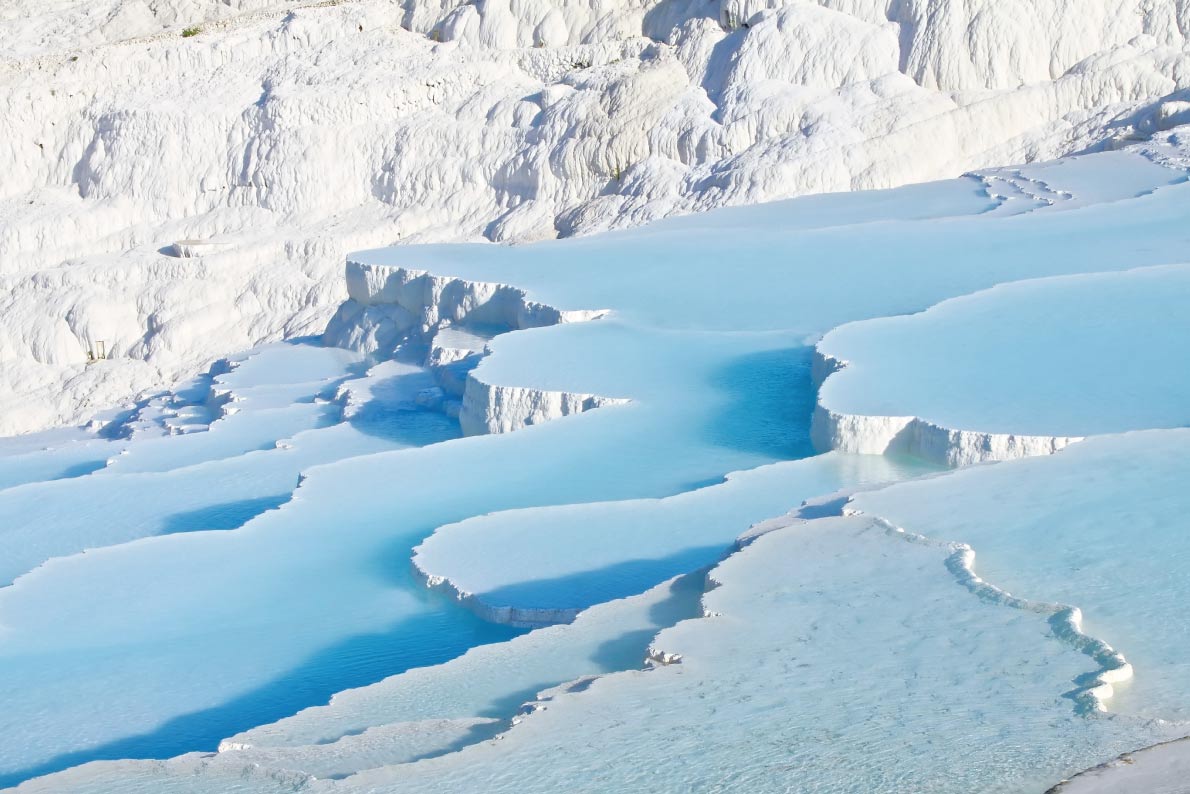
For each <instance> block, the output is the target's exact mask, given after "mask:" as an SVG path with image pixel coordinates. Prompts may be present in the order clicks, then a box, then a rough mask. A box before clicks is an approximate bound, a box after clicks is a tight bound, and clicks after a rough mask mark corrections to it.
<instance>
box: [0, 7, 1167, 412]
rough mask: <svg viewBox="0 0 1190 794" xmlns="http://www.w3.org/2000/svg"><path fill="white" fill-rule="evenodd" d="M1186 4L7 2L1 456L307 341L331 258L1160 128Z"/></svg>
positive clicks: (925, 175)
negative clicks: (252, 349)
mask: <svg viewBox="0 0 1190 794" xmlns="http://www.w3.org/2000/svg"><path fill="white" fill-rule="evenodd" d="M1188 9H1190V5H1187V3H1185V2H1184V0H1156V1H1155V2H1143V3H1142V2H1140V0H1127V1H1126V2H1109V0H1093V2H1089V3H1080V4H1078V5H1077V8H1076V7H1075V5H1074V4H1073V3H1072V2H1071V1H1070V0H1045V1H1044V2H1038V3H1028V4H1004V3H993V2H991V1H990V0H930V1H929V2H927V0H905V2H897V3H892V4H891V5H886V4H884V3H877V2H873V1H872V0H831V1H830V2H827V0H823V1H822V2H820V3H813V2H788V3H780V2H774V0H768V2H764V3H759V2H754V1H753V0H748V1H742V0H723V2H698V0H688V1H686V2H682V1H681V0H677V1H676V2H666V3H657V4H650V3H644V2H636V0H626V1H618V0H607V1H606V2H599V3H595V4H588V3H577V2H570V1H569V0H531V1H528V2H518V3H509V2H507V1H506V0H482V1H481V2H477V3H473V4H456V3H454V2H451V1H450V0H427V1H425V2H421V1H420V0H406V2H404V3H401V4H398V3H392V2H384V1H383V0H354V1H352V0H348V1H345V2H339V3H314V2H267V0H255V1H254V0H235V1H234V2H215V0H162V1H161V2H153V3H147V2H142V1H141V0H123V1H122V2H121V1H119V0H98V1H97V2H94V3H80V2H67V1H66V0H55V1H54V2H49V3H45V2H40V0H16V2H13V3H9V4H8V5H7V6H6V7H5V9H3V10H2V11H0V52H3V53H5V56H4V59H3V60H2V61H0V108H2V109H3V112H2V113H0V165H2V166H3V171H4V173H5V179H4V184H3V185H2V186H0V219H2V220H3V223H0V362H2V363H3V368H2V373H3V374H2V375H0V432H16V431H23V430H29V429H33V428H37V427H43V426H47V425H51V424H55V423H61V422H70V421H77V420H81V419H84V418H86V417H87V416H88V415H89V414H90V413H91V412H92V411H93V410H94V408H95V407H96V406H98V405H103V404H109V403H113V402H117V401H119V400H121V399H124V398H126V397H129V396H131V395H134V394H136V393H137V392H139V391H140V390H142V389H144V388H145V387H147V386H150V385H160V384H162V383H166V382H169V381H171V380H174V379H176V378H177V377H179V376H180V375H182V374H184V373H187V372H191V371H194V370H195V369H199V368H201V367H202V366H204V365H205V364H206V363H208V362H209V361H211V360H213V359H214V358H217V357H218V356H220V355H225V354H227V353H229V352H232V351H234V350H238V349H243V348H246V347H249V346H251V345H253V344H256V343H258V342H261V341H266V340H270V339H275V338H279V337H283V336H294V335H300V334H307V333H312V332H320V331H321V330H323V328H324V326H325V323H326V321H327V319H328V318H329V316H330V315H331V314H332V312H333V311H334V309H335V307H336V306H337V305H338V304H339V303H340V301H341V300H342V298H343V292H342V284H341V280H340V277H339V273H340V271H339V268H340V262H341V261H342V256H343V254H344V253H345V252H346V251H348V250H352V249H358V248H364V247H368V246H375V245H381V244H389V243H393V242H398V241H426V240H445V239H467V240H480V239H489V240H494V241H518V240H532V239H538V238H542V237H553V236H556V235H568V234H575V233H583V232H589V231H595V230H599V229H605V228H612V227H622V226H627V225H633V224H638V223H641V222H644V221H647V220H650V219H653V218H657V217H660V216H664V215H668V214H672V213H678V212H687V211H691V210H697V209H705V208H708V207H713V206H718V205H722V204H738V203H747V202H755V201H762V200H766V199H774V198H780V197H785V196H790V195H795V194H801V193H811V192H821V191H831V190H849V189H855V188H870V187H883V186H890V185H895V184H901V183H905V182H910V181H918V180H925V179H930V178H937V177H943V176H954V175H957V174H958V173H960V172H962V171H964V170H968V169H971V168H975V167H980V166H986V165H995V164H1002V163H1006V162H1019V161H1026V160H1031V159H1034V158H1039V157H1047V156H1052V155H1056V154H1060V153H1063V152H1067V151H1071V150H1075V149H1079V148H1082V147H1084V146H1087V145H1092V144H1095V143H1097V142H1100V141H1103V140H1104V139H1106V138H1113V137H1114V138H1121V137H1128V136H1129V135H1133V134H1135V133H1138V132H1139V133H1143V132H1146V131H1151V130H1152V129H1156V128H1160V127H1162V126H1169V125H1171V124H1174V123H1177V121H1178V119H1180V118H1182V117H1184V116H1185V108H1184V107H1182V105H1184V102H1181V100H1182V99H1183V97H1182V96H1181V94H1180V93H1179V92H1180V91H1181V90H1182V89H1184V88H1185V87H1186V86H1187V83H1190V69H1188V68H1187V64H1188V60H1187V55H1186V51H1185V45H1186V37H1185V32H1186V30H1187V27H1188V25H1187V19H1188V15H1190V11H1188ZM186 28H198V29H199V32H198V33H197V34H196V35H190V36H186V37H183V35H182V32H183V30H184V29H186ZM791 53H793V55H791ZM1179 103H1180V104H1179ZM923 141H929V145H923ZM179 242H185V243H186V245H184V246H182V247H181V248H180V249H175V244H177V243H179ZM177 250H183V251H184V252H186V253H190V254H196V255H195V256H190V257H186V258H177V257H174V256H171V255H170V254H171V253H174V252H176V251H177ZM100 342H102V343H103V346H104V349H105V351H106V353H107V356H108V360H107V361H105V362H103V363H101V364H98V365H93V366H90V367H88V366H87V365H86V363H85V362H86V361H87V357H88V352H94V351H95V350H96V349H97V348H98V343H100Z"/></svg>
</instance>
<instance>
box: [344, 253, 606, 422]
mask: <svg viewBox="0 0 1190 794" xmlns="http://www.w3.org/2000/svg"><path fill="white" fill-rule="evenodd" d="M346 272H347V292H348V295H349V296H350V299H349V300H348V301H346V302H345V303H344V304H343V305H342V306H341V307H340V308H339V311H338V312H337V313H336V315H335V317H334V319H332V320H331V323H330V325H329V326H328V328H327V331H326V333H325V334H324V336H323V339H324V341H325V342H326V343H327V344H330V345H335V346H338V347H347V348H351V349H355V350H360V351H362V352H366V353H377V352H379V353H382V354H390V355H391V354H392V353H394V352H395V351H396V350H397V349H398V347H404V348H411V347H424V348H426V349H427V350H428V352H427V353H426V355H425V359H424V363H425V365H426V366H428V367H429V368H430V370H431V371H432V372H434V374H435V376H436V378H437V380H438V390H437V391H436V392H435V393H430V392H426V393H425V394H424V395H419V400H418V402H419V403H420V404H422V405H423V406H425V407H429V408H436V409H441V410H444V411H446V412H447V413H449V414H452V415H455V414H456V413H457V416H458V418H459V422H460V424H461V425H462V428H463V432H464V433H466V434H468V435H478V434H483V433H508V432H511V431H513V430H519V429H521V428H522V427H526V426H528V425H534V424H540V423H542V422H546V421H549V420H551V419H558V418H561V417H563V416H569V415H571V414H576V413H581V412H583V411H589V410H592V409H594V408H599V407H602V406H604V405H618V404H624V403H626V402H627V400H623V399H618V398H612V397H603V396H600V395H595V394H577V393H571V392H561V391H549V390H545V389H537V388H533V387H530V386H507V385H496V384H491V383H487V382H485V381H484V380H482V378H480V377H476V374H475V373H474V372H472V371H471V370H473V369H474V367H475V365H476V364H477V363H478V362H479V360H480V358H481V357H482V356H483V355H485V354H486V345H485V346H484V347H483V348H480V349H478V350H476V349H474V345H475V341H474V337H475V334H473V333H468V332H467V331H465V330H462V329H466V328H467V327H468V326H469V325H473V326H478V327H481V328H483V329H486V331H488V332H489V333H491V332H495V333H501V332H508V331H518V330H524V329H527V328H540V327H543V326H549V325H560V324H563V323H572V322H586V321H589V320H595V319H598V318H600V317H602V316H604V315H605V314H606V312H604V311H598V310H570V311H567V310H561V309H557V308H555V307H553V306H549V305H546V304H544V303H540V302H538V301H534V300H531V299H530V298H529V297H528V295H527V294H526V293H525V291H524V290H522V289H519V288H517V287H512V286H509V285H507V284H495V283H489V282H481V281H470V280H466V279H460V278H454V277H450V276H436V275H433V274H431V273H427V272H425V271H420V270H411V269H408V268H404V267H391V266H384V265H375V264H368V263H364V262H359V261H354V260H348V262H347V269H346ZM452 333H453V334H454V337H452V336H451V334H452ZM468 337H470V338H471V340H470V341H468V339H467V338H468ZM452 338H458V339H462V340H463V341H461V342H459V341H456V342H455V343H454V344H464V343H465V344H470V345H471V346H472V347H471V349H465V348H461V347H451V346H449V345H450V344H451V342H450V340H451V339H452ZM460 399H461V402H456V400H460Z"/></svg>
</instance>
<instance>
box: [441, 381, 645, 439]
mask: <svg viewBox="0 0 1190 794" xmlns="http://www.w3.org/2000/svg"><path fill="white" fill-rule="evenodd" d="M627 403H628V400H626V399H622V398H618V397H601V396H599V395H597V394H574V393H572V392H561V391H545V390H542V389H534V388H529V387H525V386H496V385H492V384H490V383H484V382H483V381H482V380H481V379H480V378H479V377H476V376H475V375H471V376H470V377H468V379H467V389H466V391H465V392H463V407H462V411H461V412H460V413H459V423H460V424H461V425H462V426H463V432H464V433H466V434H467V435H477V434H480V433H509V432H512V431H514V430H520V429H521V428H523V427H527V426H529V425H536V424H541V423H542V422H548V421H550V420H551V419H560V418H562V417H564V416H570V415H571V414H578V413H582V412H583V411H590V410H593V409H595V408H602V407H603V406H605V405H626V404H627Z"/></svg>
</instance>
